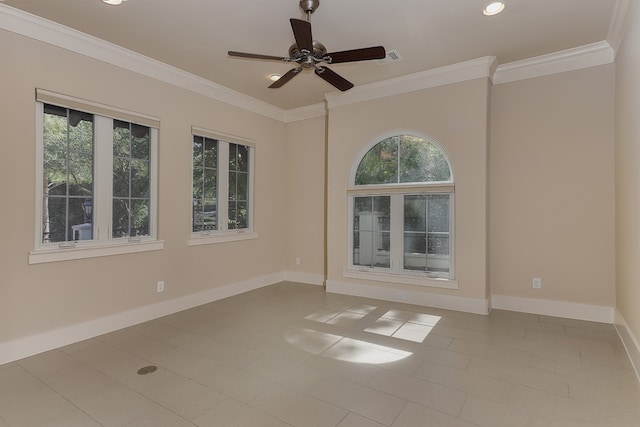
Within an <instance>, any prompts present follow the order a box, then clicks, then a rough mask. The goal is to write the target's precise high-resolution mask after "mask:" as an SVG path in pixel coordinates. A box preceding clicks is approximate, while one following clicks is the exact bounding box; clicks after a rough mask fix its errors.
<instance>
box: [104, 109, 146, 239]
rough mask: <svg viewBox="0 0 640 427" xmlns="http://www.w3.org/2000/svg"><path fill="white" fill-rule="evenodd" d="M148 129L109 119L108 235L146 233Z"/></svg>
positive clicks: (122, 235) (142, 234)
mask: <svg viewBox="0 0 640 427" xmlns="http://www.w3.org/2000/svg"><path fill="white" fill-rule="evenodd" d="M150 159H151V129H150V128H149V127H147V126H142V125H137V124H135V123H129V122H124V121H121V120H114V121H113V181H112V182H113V211H112V212H113V214H112V218H113V221H112V228H111V237H114V238H117V237H135V236H148V235H149V208H150V205H151V197H150V195H151V178H150V175H149V172H150Z"/></svg>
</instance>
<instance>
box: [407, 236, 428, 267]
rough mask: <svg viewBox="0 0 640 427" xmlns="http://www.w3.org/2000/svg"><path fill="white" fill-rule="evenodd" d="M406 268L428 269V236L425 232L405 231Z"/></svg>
mask: <svg viewBox="0 0 640 427" xmlns="http://www.w3.org/2000/svg"><path fill="white" fill-rule="evenodd" d="M404 268H405V269H406V270H420V271H425V270H426V269H427V236H426V234H425V233H413V232H405V233H404Z"/></svg>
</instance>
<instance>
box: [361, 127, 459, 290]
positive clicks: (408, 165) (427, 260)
mask: <svg viewBox="0 0 640 427" xmlns="http://www.w3.org/2000/svg"><path fill="white" fill-rule="evenodd" d="M352 176H353V181H352V187H351V188H350V190H349V197H350V204H351V207H350V211H351V212H352V214H351V217H350V223H351V230H352V233H351V237H350V239H349V240H350V258H351V259H350V263H349V265H350V266H351V268H357V269H358V270H359V271H363V269H365V270H367V269H370V271H371V272H372V273H374V272H376V271H378V272H381V273H384V274H385V275H389V274H391V275H405V276H415V275H423V276H425V277H435V278H447V279H452V278H453V273H454V272H453V237H452V236H453V194H454V193H453V174H452V172H451V168H450V165H449V161H448V159H447V156H446V154H445V152H444V151H443V150H442V149H441V148H440V146H439V145H438V144H437V143H435V142H433V141H431V140H429V139H427V138H425V137H423V136H419V135H395V136H392V137H389V138H386V139H384V140H382V141H380V142H378V143H377V144H375V145H374V146H373V147H372V148H371V149H369V150H368V151H367V152H366V153H365V154H364V155H363V156H362V158H361V159H360V162H359V163H358V165H357V168H356V169H355V173H354V175H352ZM407 185H409V187H407ZM359 187H362V189H359ZM376 201H378V203H377V204H376ZM382 201H384V202H382ZM381 206H384V208H381Z"/></svg>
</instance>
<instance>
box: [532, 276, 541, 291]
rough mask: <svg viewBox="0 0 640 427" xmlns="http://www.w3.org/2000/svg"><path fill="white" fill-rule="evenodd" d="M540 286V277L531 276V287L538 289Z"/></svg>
mask: <svg viewBox="0 0 640 427" xmlns="http://www.w3.org/2000/svg"><path fill="white" fill-rule="evenodd" d="M540 288H542V279H541V278H539V277H534V278H533V289H540Z"/></svg>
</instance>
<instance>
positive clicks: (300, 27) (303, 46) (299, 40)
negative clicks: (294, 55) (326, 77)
mask: <svg viewBox="0 0 640 427" xmlns="http://www.w3.org/2000/svg"><path fill="white" fill-rule="evenodd" d="M290 21H291V29H292V30H293V36H294V37H295V38H296V45H297V46H298V49H299V50H306V51H307V52H313V36H312V35H311V23H310V22H309V21H303V20H302V19H294V18H292V19H290Z"/></svg>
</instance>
